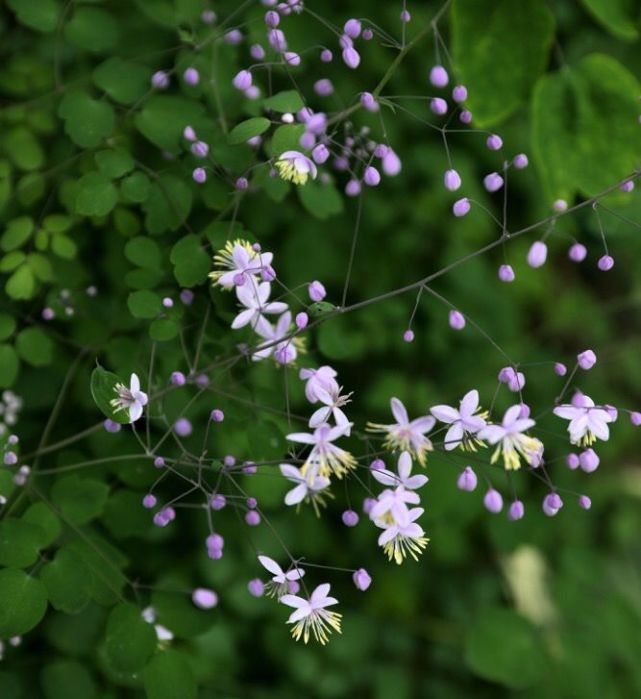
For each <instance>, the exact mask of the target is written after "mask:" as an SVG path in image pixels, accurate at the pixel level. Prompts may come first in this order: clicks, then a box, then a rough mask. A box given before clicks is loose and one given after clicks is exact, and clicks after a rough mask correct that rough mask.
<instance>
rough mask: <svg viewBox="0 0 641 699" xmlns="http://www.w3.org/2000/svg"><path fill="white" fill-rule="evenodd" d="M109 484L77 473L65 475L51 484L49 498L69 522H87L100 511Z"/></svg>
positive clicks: (105, 499)
mask: <svg viewBox="0 0 641 699" xmlns="http://www.w3.org/2000/svg"><path fill="white" fill-rule="evenodd" d="M108 496H109V486H108V485H107V484H106V483H101V482H100V481H96V480H93V479H91V478H84V477H82V476H79V475H77V474H75V473H74V474H72V475H70V476H65V477H64V478H61V479H60V480H58V481H56V482H55V483H54V484H53V487H52V489H51V500H52V501H53V503H54V504H55V505H56V507H58V508H59V509H60V511H61V513H62V515H63V517H64V519H66V520H68V521H69V522H70V523H71V524H87V523H88V522H90V521H91V520H92V519H95V518H96V517H98V515H99V514H100V513H101V512H102V510H103V508H104V506H105V503H106V502H107V497H108Z"/></svg>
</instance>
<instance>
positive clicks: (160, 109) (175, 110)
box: [134, 95, 205, 152]
mask: <svg viewBox="0 0 641 699" xmlns="http://www.w3.org/2000/svg"><path fill="white" fill-rule="evenodd" d="M204 111H205V110H204V107H203V105H202V104H200V103H199V102H195V101H194V100H190V99H187V98H186V97H176V96H174V95H153V96H152V97H150V98H149V99H148V100H147V101H146V102H145V105H144V107H143V108H142V110H141V111H140V112H139V113H138V114H137V115H136V117H135V118H134V123H135V124H136V128H137V129H138V131H140V133H142V135H143V136H144V137H145V138H147V139H148V140H150V141H151V142H152V143H153V144H154V145H156V146H158V148H162V149H164V150H169V151H172V152H177V151H178V150H179V148H180V144H181V143H182V140H183V130H184V128H185V126H187V125H188V124H190V125H192V126H193V127H194V128H196V129H197V128H198V125H199V124H200V123H202V119H203V115H204Z"/></svg>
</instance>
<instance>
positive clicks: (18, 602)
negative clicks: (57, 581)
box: [0, 568, 47, 638]
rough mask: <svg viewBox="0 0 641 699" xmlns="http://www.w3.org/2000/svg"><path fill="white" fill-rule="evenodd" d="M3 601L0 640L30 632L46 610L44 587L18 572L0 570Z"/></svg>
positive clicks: (0, 593) (1, 597)
mask: <svg viewBox="0 0 641 699" xmlns="http://www.w3.org/2000/svg"><path fill="white" fill-rule="evenodd" d="M0 599H1V600H2V604H0V638H11V637H12V636H20V635H22V634H24V633H27V631H31V629H32V628H33V627H34V626H36V625H37V624H38V623H39V622H40V620H41V619H42V617H43V616H44V614H45V611H46V610H47V594H46V591H45V587H44V585H43V584H42V583H41V582H40V580H37V579H36V578H32V577H31V576H29V575H27V574H26V573H25V572H24V571H22V570H17V569H16V568H5V569H4V570H0Z"/></svg>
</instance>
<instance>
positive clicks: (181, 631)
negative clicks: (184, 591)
mask: <svg viewBox="0 0 641 699" xmlns="http://www.w3.org/2000/svg"><path fill="white" fill-rule="evenodd" d="M151 605H152V607H153V608H154V610H155V611H156V618H157V620H158V623H159V624H162V625H163V626H166V627H167V628H168V629H169V630H170V631H172V632H173V633H174V634H175V635H176V636H179V637H180V638H193V637H194V636H200V634H203V633H205V631H207V630H208V629H210V628H211V626H212V625H213V624H214V623H215V621H216V619H217V617H218V612H217V610H215V609H209V610H203V609H199V608H197V607H195V606H194V605H193V604H192V602H191V600H190V599H189V597H187V596H186V595H181V594H177V593H171V592H154V594H153V595H152V598H151Z"/></svg>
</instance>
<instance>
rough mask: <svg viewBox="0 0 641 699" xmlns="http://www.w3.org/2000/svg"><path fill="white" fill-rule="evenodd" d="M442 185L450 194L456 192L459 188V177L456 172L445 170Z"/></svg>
mask: <svg viewBox="0 0 641 699" xmlns="http://www.w3.org/2000/svg"><path fill="white" fill-rule="evenodd" d="M443 184H444V185H445V189H447V190H449V191H450V192H456V190H457V189H459V187H460V186H461V176H460V175H459V174H458V172H456V170H446V171H445V175H444V176H443Z"/></svg>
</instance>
